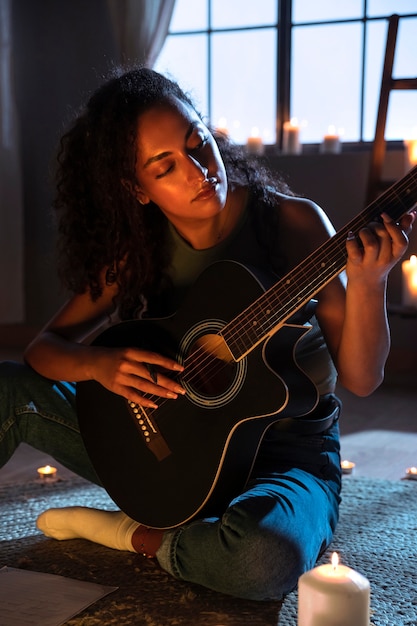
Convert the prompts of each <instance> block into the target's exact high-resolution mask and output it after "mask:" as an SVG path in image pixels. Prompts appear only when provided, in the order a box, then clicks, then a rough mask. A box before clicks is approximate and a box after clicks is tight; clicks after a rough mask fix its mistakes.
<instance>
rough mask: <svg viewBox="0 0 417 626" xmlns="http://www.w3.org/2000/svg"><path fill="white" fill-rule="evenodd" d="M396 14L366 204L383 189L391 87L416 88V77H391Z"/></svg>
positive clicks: (391, 25)
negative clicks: (383, 167) (386, 128)
mask: <svg viewBox="0 0 417 626" xmlns="http://www.w3.org/2000/svg"><path fill="white" fill-rule="evenodd" d="M398 22H399V17H398V15H391V16H390V17H389V18H388V34H387V43H386V48H385V60H384V67H383V71H382V81H381V91H380V96H379V106H378V115H377V120H376V128H375V137H374V141H373V145H372V153H371V162H370V167H369V174H368V187H367V194H366V195H367V205H368V204H370V203H371V202H372V201H373V200H375V198H376V197H377V196H378V195H379V193H380V192H381V191H382V190H383V188H384V185H383V182H382V166H383V164H384V158H385V126H386V122H387V112H388V101H389V95H390V93H391V91H392V90H393V89H416V90H417V78H393V77H392V68H393V64H394V55H395V44H396V42H397V32H398Z"/></svg>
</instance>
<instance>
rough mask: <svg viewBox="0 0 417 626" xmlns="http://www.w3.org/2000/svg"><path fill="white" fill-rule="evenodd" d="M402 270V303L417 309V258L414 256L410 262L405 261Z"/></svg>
mask: <svg viewBox="0 0 417 626" xmlns="http://www.w3.org/2000/svg"><path fill="white" fill-rule="evenodd" d="M401 270H402V303H403V305H405V306H411V307H416V308H417V256H416V255H415V254H412V255H411V256H410V258H409V259H408V260H406V261H403V262H402V264H401Z"/></svg>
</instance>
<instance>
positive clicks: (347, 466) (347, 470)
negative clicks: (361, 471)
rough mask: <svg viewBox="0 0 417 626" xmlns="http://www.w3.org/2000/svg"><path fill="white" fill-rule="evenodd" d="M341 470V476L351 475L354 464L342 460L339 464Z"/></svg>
mask: <svg viewBox="0 0 417 626" xmlns="http://www.w3.org/2000/svg"><path fill="white" fill-rule="evenodd" d="M340 466H341V468H342V474H351V473H352V472H353V470H354V467H355V463H353V462H352V461H348V460H344V461H342V462H341V464H340Z"/></svg>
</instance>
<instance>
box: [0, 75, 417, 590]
mask: <svg viewBox="0 0 417 626" xmlns="http://www.w3.org/2000/svg"><path fill="white" fill-rule="evenodd" d="M57 183H58V184H57V189H58V193H57V199H56V209H57V211H58V214H59V232H60V252H61V254H60V273H61V276H62V278H63V281H64V284H65V285H66V286H67V287H68V288H69V289H70V290H72V292H73V294H74V295H73V296H72V297H71V298H70V299H69V301H68V302H67V303H66V304H65V305H64V306H63V308H62V309H61V310H60V311H59V312H58V313H57V314H56V315H55V317H54V318H53V319H52V320H51V321H50V322H49V323H48V324H47V325H46V327H45V328H44V329H43V330H42V331H41V332H40V334H39V335H38V336H37V337H36V338H35V339H34V341H33V342H32V343H31V344H30V345H29V347H28V348H27V350H26V352H25V360H26V363H27V364H28V366H29V367H27V366H18V365H16V364H3V365H2V370H1V371H2V377H1V381H2V383H1V385H2V394H3V398H4V399H3V403H2V405H1V406H2V407H4V417H2V422H4V424H3V427H2V428H3V431H4V436H3V442H2V444H1V454H2V457H1V461H2V462H3V463H4V462H6V460H7V459H8V458H9V457H10V456H11V454H12V453H13V451H14V449H15V448H16V446H17V445H18V444H19V443H20V441H26V442H27V443H29V444H31V445H33V446H35V447H37V448H39V449H41V450H43V451H45V452H48V453H50V454H52V455H53V456H54V457H55V458H56V459H57V460H58V461H60V462H61V463H63V464H64V465H66V466H67V467H69V468H70V469H71V470H73V471H75V472H77V473H78V474H80V475H81V476H84V477H85V478H88V479H89V480H92V481H96V482H99V480H98V478H97V475H96V473H95V471H94V469H93V467H92V465H91V462H90V460H89V458H88V456H87V453H86V451H85V449H84V446H83V443H82V440H81V437H80V435H79V430H78V423H77V417H76V413H75V409H74V389H75V385H74V384H72V383H64V382H56V381H75V383H77V382H79V381H86V380H94V381H97V382H99V383H100V384H101V385H103V386H104V387H105V388H106V389H108V390H109V391H111V392H113V393H115V394H118V395H120V396H123V397H124V398H126V399H128V400H129V401H132V402H134V403H137V404H138V405H141V406H142V407H150V408H156V407H157V405H158V402H159V401H162V400H169V401H171V402H173V403H175V401H176V399H177V398H178V397H179V396H181V395H183V394H185V393H186V389H185V387H184V386H183V385H182V384H181V380H182V379H181V372H182V371H183V365H182V364H180V363H178V362H176V361H175V360H172V359H171V358H168V357H167V356H164V355H162V354H157V353H155V352H153V351H150V350H144V349H141V348H133V347H132V348H114V347H112V348H110V347H105V346H97V345H94V346H92V345H89V344H88V343H82V342H83V340H84V339H85V338H86V336H87V335H89V334H90V333H92V332H93V331H95V330H96V329H97V328H99V327H100V325H102V324H103V323H105V322H107V321H108V320H109V318H110V317H111V316H112V315H115V314H118V315H119V317H120V318H121V319H132V318H137V317H139V316H143V317H146V316H152V317H154V316H163V315H168V314H170V313H172V312H173V311H175V310H176V309H177V307H178V306H179V304H180V303H181V301H182V298H183V296H184V294H185V293H186V291H187V289H188V288H189V287H190V286H191V285H192V284H193V283H194V281H195V280H196V278H197V277H198V275H199V274H200V272H201V271H202V270H203V269H204V268H205V267H207V266H208V265H210V264H211V263H213V262H214V261H217V260H222V259H232V260H235V261H239V262H241V263H244V264H249V265H250V266H251V267H255V268H256V269H257V270H261V271H262V272H264V273H268V274H269V275H270V276H273V277H274V280H277V278H278V277H279V276H283V275H285V274H286V273H287V272H288V271H289V270H290V269H291V268H293V267H294V266H296V265H297V264H298V263H300V262H301V261H302V260H303V259H304V258H305V257H306V256H307V255H308V254H309V253H310V252H313V251H315V250H316V249H317V248H318V247H319V246H320V245H321V244H322V243H323V242H325V241H326V240H327V239H328V238H329V237H330V236H332V235H333V233H334V230H333V228H332V226H331V224H330V222H329V220H328V219H327V217H326V216H325V214H324V213H323V211H321V210H320V208H319V207H318V206H316V205H315V204H314V203H312V202H310V201H308V200H305V199H300V198H296V197H294V196H293V195H292V194H291V193H290V191H289V189H288V188H287V187H286V186H285V185H284V184H283V183H282V182H281V181H280V180H277V179H276V178H275V179H274V178H273V177H272V176H270V175H269V174H268V173H267V172H265V171H263V169H262V168H261V167H260V165H259V164H257V163H256V162H254V161H252V160H251V161H250V160H248V159H247V158H246V156H245V155H244V154H243V153H242V152H241V151H240V150H239V149H238V148H237V147H233V146H231V145H229V144H228V142H227V141H226V140H225V139H224V138H222V137H218V138H217V140H216V139H215V138H214V136H213V134H212V133H211V131H210V130H209V128H208V127H207V125H206V124H205V123H204V122H203V120H202V118H201V117H200V115H199V114H198V113H197V111H196V110H195V108H194V106H193V105H192V103H191V101H190V100H189V98H188V97H187V96H186V95H185V94H184V93H183V92H182V91H181V90H180V88H179V87H178V86H177V85H176V84H175V83H173V82H171V81H170V80H168V79H166V78H165V77H163V76H161V75H159V74H157V73H156V72H154V71H152V70H149V69H143V68H142V69H136V70H132V71H130V72H127V73H125V74H120V75H116V76H114V77H113V78H111V79H110V80H109V81H108V82H107V83H106V84H104V85H103V86H102V87H101V88H100V89H99V90H98V91H97V92H96V94H94V95H93V97H92V98H91V100H90V101H89V103H88V106H87V108H86V109H85V111H83V112H82V113H81V114H80V116H79V117H78V119H77V120H76V122H75V124H74V126H73V127H72V129H71V130H70V131H69V132H68V133H67V134H66V135H65V136H64V138H63V140H62V145H61V152H60V155H59V169H58V181H57ZM413 217H414V216H413V215H407V216H405V217H404V218H403V219H402V220H401V222H400V223H399V224H396V223H394V222H393V221H392V220H391V219H390V218H389V217H388V216H387V215H383V216H382V220H381V222H377V223H374V224H371V225H369V227H367V228H364V229H362V230H361V231H360V232H359V233H354V234H352V235H351V236H349V237H348V241H347V242H346V249H347V255H348V260H347V269H346V277H347V286H345V279H344V275H339V276H337V277H335V278H334V279H333V280H332V281H331V282H330V283H329V284H327V285H326V286H325V287H324V288H323V289H321V291H320V292H319V293H318V294H317V306H316V309H315V314H314V315H313V316H312V318H311V320H310V322H311V324H312V330H311V331H310V332H309V333H307V334H306V335H305V336H304V337H303V338H302V339H301V340H300V341H299V342H298V343H297V347H296V359H297V363H298V364H299V365H300V367H302V368H303V370H304V371H305V372H306V373H307V375H308V377H309V378H310V379H311V381H313V383H314V385H315V388H316V389H317V391H318V394H319V396H320V402H319V403H318V406H317V408H315V409H314V411H312V413H311V417H312V420H311V422H312V423H313V428H307V429H306V430H304V431H303V429H300V427H299V426H298V425H297V423H296V420H292V419H291V416H288V415H287V417H289V418H290V419H289V420H286V421H285V423H284V427H282V425H281V424H280V422H279V421H278V422H277V424H276V425H272V426H271V428H269V429H268V431H267V434H266V436H265V438H264V439H263V441H262V444H261V446H260V449H259V453H258V455H257V459H256V463H255V465H254V467H253V469H252V472H251V476H250V479H249V481H248V483H247V485H246V487H245V489H244V490H243V493H236V494H235V497H234V499H232V501H231V502H230V504H229V505H228V506H227V507H225V508H224V510H219V511H218V512H217V515H214V516H212V517H210V518H205V519H199V518H197V519H194V520H192V521H191V522H187V523H185V524H183V525H182V526H180V527H177V528H172V529H170V530H165V531H164V530H159V529H154V528H152V529H149V528H145V527H143V526H141V525H140V524H138V523H137V522H135V521H134V520H132V519H131V518H129V517H128V516H126V515H125V514H124V513H123V512H105V511H97V510H93V509H85V508H80V507H73V508H69V509H62V510H59V509H55V510H54V509H52V510H49V511H46V512H45V513H43V514H42V515H41V516H40V518H39V519H38V522H37V523H38V527H39V528H40V529H41V530H42V531H43V532H44V533H45V534H46V535H48V536H51V537H55V538H56V539H70V538H74V537H85V538H87V539H90V540H93V541H96V542H99V543H103V544H104V545H107V546H109V547H114V548H117V549H123V550H131V551H136V552H139V553H142V554H144V555H145V556H150V557H156V558H157V559H158V561H159V563H160V565H161V566H162V567H163V568H164V569H165V570H167V571H168V572H170V573H171V574H172V575H173V576H175V577H178V578H180V579H183V580H187V581H192V582H196V583H199V584H202V585H205V586H207V587H209V588H212V589H215V590H218V591H221V592H223V593H228V594H232V595H235V596H239V597H243V598H249V599H257V600H270V599H279V598H282V596H283V595H284V594H286V593H288V592H289V591H291V589H293V588H294V587H295V586H296V584H297V580H298V577H299V576H300V575H301V574H302V572H303V571H305V570H306V569H309V568H311V567H312V566H313V565H314V563H315V561H316V559H317V558H318V556H319V555H320V554H321V553H322V552H323V550H324V549H325V548H326V547H327V546H328V545H329V542H330V541H331V538H332V534H333V531H334V529H335V526H336V523H337V518H338V505H339V502H340V488H341V479H340V458H339V435H338V423H337V419H338V415H339V409H340V406H339V402H338V400H337V398H336V397H335V395H334V392H335V384H336V376H338V379H339V381H340V383H341V384H342V385H344V386H345V387H346V388H347V389H349V390H350V391H351V392H353V393H355V394H358V395H360V396H365V395H367V394H370V393H371V392H372V391H373V390H374V389H375V388H376V387H377V386H378V385H379V384H380V383H381V381H382V379H383V370H384V365H385V361H386V358H387V355H388V350H389V331H388V327H387V319H386V310H385V293H386V282H387V276H388V273H389V271H390V270H391V268H392V267H393V266H394V265H395V264H396V263H397V262H398V261H399V259H400V258H401V257H402V255H403V254H404V252H405V250H406V247H407V235H406V233H407V232H408V231H409V230H410V229H411V224H412V221H413ZM365 304H366V306H365ZM171 372H172V376H171V375H170V373H171ZM256 391H257V390H256V389H254V390H253V393H254V394H256ZM292 393H293V394H294V396H295V397H296V396H297V393H299V394H300V395H301V394H302V388H301V387H300V389H298V388H297V384H295V385H294V388H293V389H292ZM149 395H151V397H149ZM158 398H160V399H161V400H158ZM10 416H12V418H11V419H9V420H8V421H7V422H6V419H8V418H9V417H10ZM283 422H284V421H283ZM317 424H319V426H318V427H317ZM320 424H322V427H321V428H320Z"/></svg>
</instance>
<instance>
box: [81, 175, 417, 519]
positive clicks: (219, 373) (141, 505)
mask: <svg viewBox="0 0 417 626" xmlns="http://www.w3.org/2000/svg"><path fill="white" fill-rule="evenodd" d="M416 202H417V167H414V168H413V169H412V170H411V171H410V172H409V173H408V174H407V175H406V176H405V177H404V178H403V179H402V180H400V181H398V182H397V183H395V184H394V185H393V186H392V187H390V188H389V189H388V190H387V191H386V192H385V193H384V194H382V195H381V196H380V197H379V198H378V199H377V200H375V201H374V202H373V203H371V204H370V205H369V206H368V207H367V208H366V209H365V210H364V211H363V212H362V213H360V214H359V215H358V216H357V217H355V218H354V219H353V220H352V221H351V222H350V223H349V224H347V225H346V226H345V227H344V228H342V229H341V230H340V231H338V232H337V233H336V234H335V235H334V236H333V237H332V238H330V239H329V240H327V241H326V242H325V243H324V244H323V245H322V246H320V247H319V248H318V249H317V250H316V251H315V252H314V253H313V254H311V255H310V256H308V257H307V258H306V259H305V260H304V261H303V262H302V263H300V264H299V265H298V266H297V267H295V268H294V269H293V270H292V271H291V272H289V273H288V274H287V275H286V276H285V277H283V278H282V279H280V280H279V281H278V282H276V283H275V284H273V285H272V286H271V287H268V288H266V286H265V284H264V282H263V280H262V279H261V277H259V276H257V274H256V272H254V271H252V270H250V269H248V268H246V267H245V266H244V265H242V264H240V263H237V262H234V261H219V262H217V263H214V264H213V265H211V266H210V267H208V268H207V269H206V270H205V271H204V272H203V273H202V274H201V276H200V277H199V278H198V279H197V281H196V283H195V284H194V286H193V287H192V288H191V289H190V291H189V293H188V295H187V297H186V299H185V301H184V303H183V305H182V306H181V308H180V309H179V310H178V312H177V313H175V315H173V316H170V317H167V318H163V319H142V320H132V321H127V322H121V323H119V324H115V325H114V326H112V327H110V328H108V329H107V330H105V331H104V332H103V333H101V334H100V335H99V336H98V337H97V338H96V340H95V341H94V343H95V344H96V345H103V346H115V347H122V346H132V347H133V346H136V347H140V348H142V349H149V350H152V351H155V352H158V353H160V354H165V355H167V356H169V357H171V358H173V359H176V360H178V361H179V362H180V363H182V364H183V365H184V366H185V369H184V372H182V373H180V374H178V375H177V378H178V381H179V382H180V383H181V384H182V385H183V386H184V387H185V389H186V394H185V396H180V397H178V399H176V400H165V399H162V398H159V397H158V398H156V397H155V398H154V399H155V401H156V402H157V404H158V409H148V408H146V407H142V406H140V405H137V404H135V403H131V402H128V401H127V400H126V399H124V398H122V397H121V396H118V395H116V394H113V393H111V392H110V391H108V390H107V389H105V388H104V387H102V386H101V385H100V384H99V383H97V382H95V381H85V382H80V383H78V385H77V409H78V415H79V423H80V429H81V434H82V437H83V440H84V443H85V446H86V449H87V452H88V454H89V456H90V458H91V461H92V463H93V465H94V468H95V470H96V472H97V475H98V476H99V478H100V480H101V482H102V484H103V486H104V487H105V489H106V490H107V492H108V493H109V495H110V497H111V498H112V499H113V500H114V502H115V503H116V504H117V505H118V506H119V507H120V508H121V509H122V510H123V511H124V512H125V513H126V514H127V515H129V516H130V517H132V518H134V519H135V520H137V521H138V522H140V523H142V524H144V525H146V526H149V527H154V528H172V527H175V526H178V525H180V524H184V523H185V522H188V521H189V520H191V519H193V518H195V517H196V516H199V517H202V516H210V515H219V514H221V511H222V510H223V509H224V508H225V507H226V506H227V504H228V503H229V502H230V501H231V500H232V499H233V497H235V496H236V495H238V494H239V493H240V492H241V490H242V489H243V488H244V486H245V483H246V482H247V479H248V476H249V474H250V472H251V469H252V467H253V463H254V460H255V458H256V454H257V451H258V448H259V445H260V442H261V441H262V437H263V435H264V433H265V431H266V430H267V429H268V428H269V426H271V424H273V423H274V422H276V421H278V420H280V419H282V418H284V417H288V416H303V415H307V414H308V413H309V412H311V411H312V410H313V409H314V408H315V406H316V404H317V402H318V392H317V389H316V387H315V385H314V384H313V382H312V381H311V380H310V379H309V378H308V377H307V376H306V375H305V374H304V372H303V371H302V370H301V369H300V368H299V367H298V365H297V363H296V361H295V359H294V351H295V347H296V345H297V343H298V342H299V340H300V339H301V337H303V336H304V334H305V333H307V332H309V329H310V325H309V324H308V319H310V318H311V315H312V310H311V308H310V304H309V303H311V302H312V299H313V298H314V296H315V295H316V294H317V293H318V292H319V291H320V289H321V288H322V287H324V286H325V285H326V284H327V283H328V282H330V281H331V280H332V279H333V278H334V277H335V276H336V275H337V274H339V273H340V272H341V271H342V270H343V269H344V267H345V265H346V238H347V235H348V233H349V232H350V231H352V232H353V233H358V231H359V230H360V229H361V228H363V227H364V226H366V225H367V224H369V222H371V221H374V220H376V219H379V216H380V214H381V213H382V212H385V213H387V214H388V215H389V216H390V217H391V218H392V219H393V220H395V221H397V220H399V219H400V218H401V216H402V215H404V214H405V213H406V212H407V211H409V210H410V209H411V208H412V207H413V205H414V204H415V203H416ZM300 390H302V392H301V393H300ZM149 397H151V396H149Z"/></svg>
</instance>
